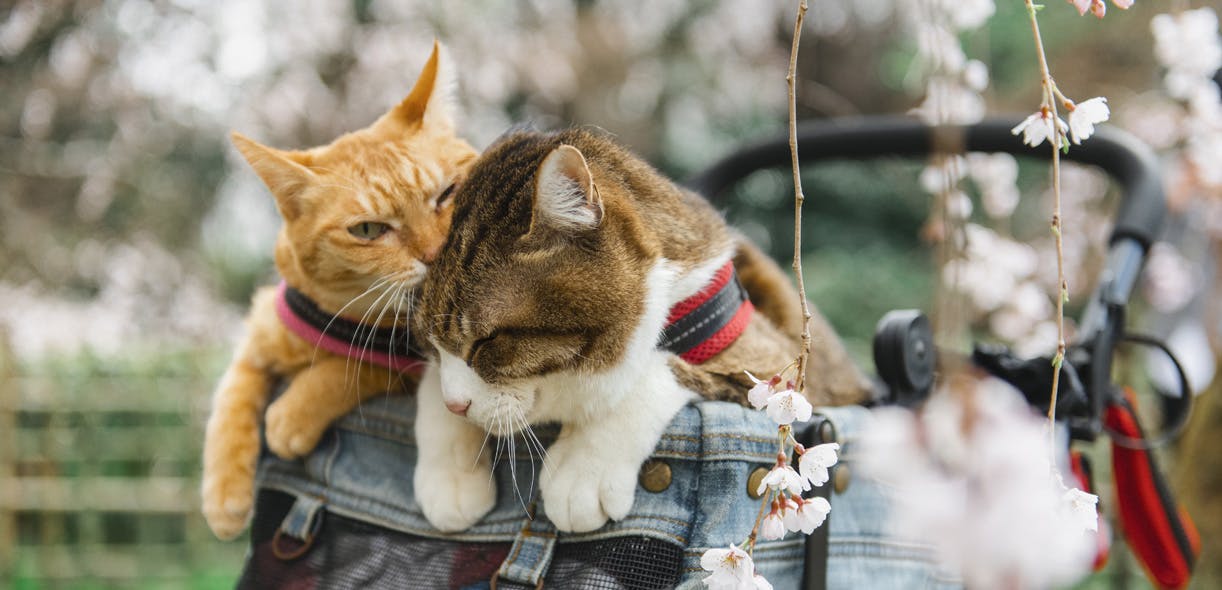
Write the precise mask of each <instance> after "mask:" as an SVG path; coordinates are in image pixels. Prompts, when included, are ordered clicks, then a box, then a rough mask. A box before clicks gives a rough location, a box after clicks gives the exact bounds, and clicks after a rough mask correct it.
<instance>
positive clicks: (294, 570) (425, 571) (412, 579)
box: [238, 490, 683, 590]
mask: <svg viewBox="0 0 1222 590" xmlns="http://www.w3.org/2000/svg"><path fill="white" fill-rule="evenodd" d="M293 502H294V498H293V496H291V495H289V494H284V493H281V492H276V491H270V490H263V491H260V493H259V497H258V500H257V503H256V508H255V521H254V523H253V524H252V526H251V552H250V555H249V556H248V558H247V562H246V567H245V569H244V571H243V572H242V577H241V579H240V580H239V581H238V588H241V589H251V590H255V589H260V590H262V589H275V588H292V589H294V590H310V589H328V590H330V589H333V588H334V589H341V590H342V589H364V588H370V589H379V588H388V589H389V588H396V589H398V588H406V589H417V588H419V589H425V588H450V589H454V590H458V589H462V588H467V587H470V586H476V587H479V586H484V587H486V583H487V582H488V581H489V580H490V579H491V578H492V577H493V575H494V574H495V573H496V571H497V569H498V568H499V567H500V565H501V563H502V562H503V561H504V560H505V557H506V556H507V555H508V554H509V549H510V547H511V544H510V543H459V542H454V541H439V540H435V539H426V538H423V537H418V536H415V535H409V534H406V533H401V532H397V531H392V530H389V529H384V528H381V527H377V526H373V525H370V524H366V523H363V522H361V521H358V520H353V519H350V518H345V517H342V516H337V515H335V514H331V513H326V512H324V513H322V516H321V517H320V518H322V522H321V523H320V526H319V528H318V532H317V534H316V535H315V538H314V542H313V543H312V544H311V545H310V546H309V547H302V546H301V544H300V543H298V542H297V541H295V540H293V539H289V538H286V537H280V538H278V539H277V538H276V530H277V529H278V528H279V526H280V523H281V521H283V519H284V516H285V515H286V514H288V511H289V509H290V508H291V507H292V505H293ZM274 543H276V544H278V549H279V553H280V555H282V556H283V555H285V554H291V553H293V552H295V551H296V550H300V549H304V552H303V553H302V554H301V556H300V557H298V558H296V559H283V558H282V557H277V551H276V550H275V549H274V548H273V544H274ZM682 558H683V549H682V548H681V547H679V546H678V545H675V544H673V543H667V542H665V541H659V540H656V539H648V538H643V537H621V538H616V539H610V540H605V541H591V542H586V543H572V544H558V545H557V546H556V553H555V555H554V556H553V559H552V563H551V567H550V568H549V570H548V573H547V577H546V582H545V585H546V587H548V588H607V589H612V588H614V589H625V590H652V589H659V588H670V587H673V586H674V585H675V584H677V583H678V581H679V577H680V575H681V562H682ZM497 587H498V588H499V589H503V590H508V589H511V588H520V587H521V586H519V585H517V584H513V583H511V582H508V581H504V580H502V581H501V582H500V583H499V584H498V585H497Z"/></svg>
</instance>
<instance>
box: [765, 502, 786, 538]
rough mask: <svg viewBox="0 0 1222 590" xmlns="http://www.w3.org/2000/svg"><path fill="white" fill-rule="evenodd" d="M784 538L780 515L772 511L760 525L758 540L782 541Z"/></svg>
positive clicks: (782, 522)
mask: <svg viewBox="0 0 1222 590" xmlns="http://www.w3.org/2000/svg"><path fill="white" fill-rule="evenodd" d="M784 537H785V521H784V519H783V518H782V517H781V514H780V513H779V512H778V511H777V510H776V509H773V510H772V512H769V513H768V516H765V517H764V520H763V522H761V523H760V538H761V539H765V540H774V539H783V538H784Z"/></svg>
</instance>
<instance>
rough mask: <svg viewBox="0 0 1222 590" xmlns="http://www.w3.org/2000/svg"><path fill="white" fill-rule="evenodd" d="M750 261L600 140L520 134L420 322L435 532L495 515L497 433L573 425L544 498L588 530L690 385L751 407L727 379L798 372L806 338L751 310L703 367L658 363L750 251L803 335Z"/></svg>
mask: <svg viewBox="0 0 1222 590" xmlns="http://www.w3.org/2000/svg"><path fill="white" fill-rule="evenodd" d="M743 246H745V244H744V243H742V242H739V241H737V238H736V237H735V235H734V234H732V232H731V231H730V230H729V228H728V227H727V226H726V224H725V222H724V221H723V220H722V218H721V216H720V215H719V214H718V213H717V212H716V211H715V210H714V209H713V208H712V207H711V206H710V205H709V203H708V202H706V201H705V200H704V199H703V198H701V197H700V196H698V195H696V194H694V193H691V192H690V191H686V190H683V189H681V188H679V187H677V186H675V185H674V184H672V183H671V182H669V181H668V180H667V179H665V178H664V177H662V176H661V175H660V174H658V173H657V172H656V171H654V170H653V169H652V168H650V167H649V166H648V165H647V164H645V163H644V162H642V161H641V160H640V159H638V158H636V157H635V156H633V155H632V154H630V153H628V152H627V151H625V150H623V149H622V148H620V147H618V146H617V145H615V144H614V143H612V142H611V141H609V140H607V139H605V138H602V137H599V136H597V135H594V134H591V133H589V132H587V131H584V130H579V129H574V130H568V131H563V132H560V133H555V134H542V133H537V132H516V133H511V134H509V135H508V136H507V137H505V138H504V139H502V140H501V141H499V142H498V143H497V144H496V145H494V146H493V147H491V148H489V150H488V151H487V152H486V153H485V154H484V155H483V156H482V157H481V158H480V160H479V161H478V162H477V163H476V164H475V165H474V166H473V168H472V169H471V172H470V176H469V178H468V179H467V180H466V181H464V184H463V186H462V187H460V188H459V189H458V191H457V195H456V196H455V214H454V218H453V225H452V228H451V235H450V238H449V240H448V241H447V243H446V246H445V248H444V249H443V250H442V253H441V256H440V257H439V258H438V260H437V262H436V264H435V268H434V271H433V272H432V273H430V277H429V279H428V280H426V282H425V284H424V286H423V287H422V297H421V307H420V310H419V313H417V314H416V315H414V316H413V322H414V323H415V324H416V325H417V331H418V333H427V334H428V338H429V340H430V341H431V342H432V344H433V345H434V346H435V347H436V349H437V354H438V357H439V358H438V361H439V362H438V364H437V365H436V366H430V367H429V368H428V369H426V371H425V374H424V376H423V377H422V380H421V383H420V386H419V389H418V391H417V400H418V401H417V404H418V414H417V422H416V435H417V446H418V448H419V453H420V454H419V459H418V462H417V465H416V470H415V475H414V484H415V492H416V498H417V500H418V501H419V502H420V504H421V508H422V509H423V512H424V514H425V516H426V517H427V518H428V519H429V521H430V522H431V523H432V524H433V525H434V526H436V527H438V528H439V529H441V530H462V529H465V528H467V527H469V526H470V525H471V524H473V523H474V522H475V521H477V520H478V519H479V518H480V517H481V516H482V515H483V514H485V513H486V512H487V511H488V510H489V509H490V508H491V507H492V505H493V503H494V502H495V488H494V487H493V485H492V482H493V480H492V478H491V477H490V476H489V470H490V465H489V463H490V461H489V453H480V450H481V447H482V444H483V441H484V440H485V437H486V434H485V433H490V434H492V435H496V436H505V435H510V434H513V433H515V432H517V431H520V430H523V429H526V428H528V427H529V425H531V424H538V423H542V422H549V421H556V422H559V423H561V425H562V429H561V432H560V435H559V438H558V439H557V441H556V442H555V443H554V444H553V445H552V446H551V448H550V449H549V450H548V458H547V460H546V468H545V469H544V471H543V475H542V479H541V482H540V483H541V492H542V497H543V509H544V511H545V512H546V514H547V516H548V517H549V518H550V519H551V521H552V522H553V523H554V524H555V525H556V526H557V528H559V529H560V530H564V531H588V530H593V529H596V528H598V527H600V526H602V525H603V524H604V523H606V522H607V520H608V519H621V518H623V517H624V516H626V515H627V514H628V511H629V510H630V509H631V507H632V502H633V496H634V493H635V488H636V481H637V472H638V470H639V468H640V465H641V463H642V462H643V461H644V460H645V458H646V457H648V456H649V454H650V453H651V452H652V451H653V449H654V446H655V445H656V444H657V442H658V440H659V437H660V436H661V434H662V431H663V429H664V428H665V427H666V425H667V424H668V423H669V422H670V420H671V418H672V417H673V416H674V414H675V412H677V411H678V409H679V408H680V407H681V406H683V405H684V404H685V403H687V402H688V401H689V400H690V399H692V398H693V396H694V395H696V393H695V392H694V391H693V387H695V388H696V389H699V390H700V391H701V393H705V394H708V393H709V391H708V390H706V389H705V388H706V387H707V388H711V389H714V390H716V391H718V392H722V393H725V395H723V397H728V396H734V395H737V396H738V397H739V398H740V399H741V397H742V393H737V394H734V393H730V392H733V391H741V392H743V393H745V388H742V387H738V386H733V387H726V386H725V384H726V382H727V381H728V380H733V379H735V378H736V377H735V376H737V375H741V374H742V371H743V369H747V370H750V371H752V372H753V373H756V374H761V375H771V374H773V373H775V372H776V371H777V370H779V369H780V368H781V367H782V366H784V365H786V364H787V363H788V362H789V361H790V360H792V359H793V358H794V357H795V356H796V352H797V346H798V342H797V341H796V339H795V338H793V334H791V333H790V334H787V333H783V332H782V331H781V330H780V329H778V327H777V326H776V325H774V324H773V323H772V322H771V321H769V319H767V318H766V317H764V316H762V315H760V314H756V315H754V316H750V314H749V311H748V317H749V321H748V322H747V323H746V325H745V328H744V329H743V331H742V333H741V335H739V336H738V338H737V339H736V340H733V342H732V344H729V347H728V348H724V349H723V350H721V351H720V352H718V353H716V354H715V356H713V357H712V358H711V359H708V360H707V361H706V362H705V364H704V365H701V366H700V368H699V369H693V368H692V367H690V366H688V365H686V364H685V363H684V362H682V361H679V360H677V359H676V357H675V355H674V354H672V353H671V352H668V351H667V350H664V349H662V348H660V347H659V335H660V334H663V331H664V327H666V326H667V325H668V323H669V322H671V321H672V320H671V318H673V317H674V316H675V309H678V308H679V307H681V305H678V304H681V303H686V302H688V301H691V300H692V298H693V297H698V296H700V294H701V293H705V292H707V289H706V285H708V284H710V282H715V281H716V280H717V279H716V277H717V276H719V275H721V274H722V273H723V272H724V269H726V265H727V263H728V262H729V261H730V260H731V258H732V257H734V256H735V254H736V251H737V253H738V255H739V258H740V259H741V260H743V261H744V262H749V263H754V264H756V265H758V266H757V267H756V268H754V269H753V270H752V272H755V273H758V274H756V275H755V276H753V277H751V280H752V281H755V282H756V284H757V287H758V286H760V285H764V286H766V288H767V291H766V292H765V293H763V295H764V297H763V299H765V300H766V301H767V305H768V306H769V308H770V309H771V311H772V314H773V315H776V316H777V317H779V318H787V321H788V322H790V323H794V322H796V324H797V326H796V327H798V328H800V325H801V318H800V316H796V315H794V314H793V313H792V309H796V307H797V303H796V295H794V294H793V293H792V288H789V289H788V290H786V288H785V287H783V286H782V284H784V283H785V280H784V277H783V275H780V271H779V269H777V268H776V266H775V264H772V263H771V262H770V261H768V262H765V260H766V257H763V255H762V254H761V253H759V252H758V250H754V249H752V248H750V247H746V248H743ZM778 277H779V278H780V281H781V284H777V283H776V282H775V281H776V280H777V278H778ZM723 282H724V280H723ZM753 295H754V293H753ZM782 296H784V297H790V296H792V297H793V299H791V301H793V303H792V306H793V307H792V308H790V307H789V306H787V305H785V304H784V303H782V302H780V300H779V299H778V297H782ZM746 305H749V304H746ZM668 315H669V316H670V318H668ZM794 328H795V326H786V330H789V331H794ZM684 358H686V357H684ZM850 371H851V370H850ZM853 374H854V375H855V373H853ZM850 381H853V379H851V378H850V379H847V380H846V383H848V382H850ZM856 384H860V382H857V383H856ZM846 391H847V388H846ZM819 401H828V400H819Z"/></svg>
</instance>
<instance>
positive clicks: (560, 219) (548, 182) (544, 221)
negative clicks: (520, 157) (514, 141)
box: [531, 145, 603, 231]
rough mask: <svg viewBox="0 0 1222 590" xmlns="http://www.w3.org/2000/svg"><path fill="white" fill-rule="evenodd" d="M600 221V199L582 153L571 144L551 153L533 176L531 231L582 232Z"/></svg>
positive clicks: (595, 225)
mask: <svg viewBox="0 0 1222 590" xmlns="http://www.w3.org/2000/svg"><path fill="white" fill-rule="evenodd" d="M602 219H603V202H602V197H601V196H599V194H598V187H597V186H595V184H594V176H593V175H591V174H590V167H589V166H587V165H586V158H585V156H583V155H582V154H581V150H579V149H577V148H575V147H573V146H571V145H562V146H560V147H558V148H556V149H554V150H552V152H551V153H550V154H548V155H547V157H546V158H544V159H543V163H542V164H540V165H539V171H538V174H536V176H535V203H534V217H533V219H531V229H532V230H534V229H535V228H536V227H540V226H546V227H550V228H552V229H557V230H562V231H582V230H589V229H594V228H596V227H598V225H599V224H600V223H602Z"/></svg>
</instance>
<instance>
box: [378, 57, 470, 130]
mask: <svg viewBox="0 0 1222 590" xmlns="http://www.w3.org/2000/svg"><path fill="white" fill-rule="evenodd" d="M455 85H456V81H455V77H454V69H453V66H452V65H451V63H450V54H449V52H447V51H446V49H445V47H443V46H442V45H441V42H439V41H437V40H436V39H434V40H433V53H432V54H430V55H429V60H428V61H427V62H425V63H424V69H422V70H421V71H420V77H419V78H416V85H415V86H413V87H412V91H411V93H410V94H408V95H407V98H405V99H403V102H401V103H399V104H398V105H396V106H395V108H393V109H391V111H390V112H389V113H387V114H386V117H385V120H386V121H387V122H392V123H397V124H399V125H404V126H412V127H414V126H424V127H444V128H452V127H453V126H454V112H453V111H454V108H455V107H454V86H455Z"/></svg>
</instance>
